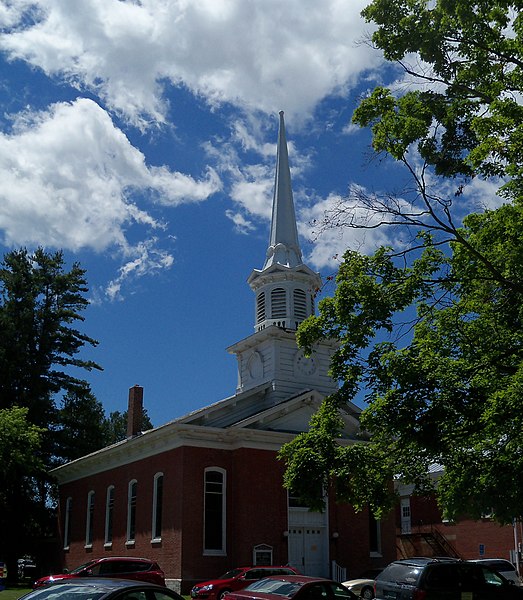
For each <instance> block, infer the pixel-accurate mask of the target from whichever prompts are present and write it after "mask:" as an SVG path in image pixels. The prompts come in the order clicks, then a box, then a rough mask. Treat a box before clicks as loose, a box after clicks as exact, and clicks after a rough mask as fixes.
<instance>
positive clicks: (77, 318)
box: [0, 248, 104, 560]
mask: <svg viewBox="0 0 523 600" xmlns="http://www.w3.org/2000/svg"><path fill="white" fill-rule="evenodd" d="M86 292H87V285H86V280H85V271H84V270H83V269H81V268H80V266H79V265H78V264H76V263H75V264H73V266H72V267H71V269H70V270H66V268H65V264H64V258H63V254H62V253H61V252H56V253H48V252H46V251H45V250H43V249H41V248H39V249H37V250H36V251H35V252H33V253H29V252H28V251H27V250H25V249H21V250H15V251H12V252H9V253H7V254H6V255H5V256H4V259H3V262H2V263H1V265H0V334H1V335H0V413H1V414H2V415H4V418H7V417H5V416H6V415H7V416H8V417H9V419H10V420H7V421H6V420H4V421H2V422H1V423H0V426H2V427H4V428H5V429H4V430H3V431H2V440H1V442H4V434H5V440H10V441H9V443H10V444H11V443H12V448H13V449H14V452H13V454H12V456H11V458H10V460H11V461H12V460H16V461H17V462H16V469H14V470H13V469H11V470H10V471H9V477H11V478H12V479H11V482H10V485H9V487H8V488H7V489H8V490H9V493H7V492H6V491H5V490H6V488H5V487H4V486H3V485H1V484H0V487H2V488H3V489H4V494H5V495H4V497H3V498H2V499H3V500H4V501H5V502H2V513H3V515H6V518H7V519H8V521H7V522H5V528H4V529H3V530H2V535H1V536H0V555H2V556H3V557H4V558H7V559H10V560H13V559H14V558H16V555H17V553H18V555H19V556H22V555H23V554H24V553H26V552H31V544H33V543H34V542H35V540H37V539H38V537H39V536H42V535H48V534H49V532H50V527H49V525H50V523H51V517H52V510H51V508H50V507H51V505H52V501H53V493H54V492H53V486H52V482H51V480H50V478H49V476H48V475H47V472H48V470H49V469H50V468H52V467H53V466H56V464H59V463H61V462H64V461H65V460H70V459H71V458H75V457H77V456H78V452H81V451H83V450H88V451H92V450H93V449H95V448H94V446H95V445H96V444H98V443H99V442H100V443H101V442H102V440H103V438H101V437H100V435H99V434H100V432H102V431H103V425H104V423H103V418H102V417H103V411H101V407H100V406H99V404H98V403H97V402H96V400H95V399H94V398H93V397H92V396H91V395H90V392H89V388H88V385H87V383H86V382H85V381H83V380H82V379H80V378H78V377H76V376H75V370H76V369H87V370H91V369H94V368H96V369H98V368H100V367H98V365H96V364H95V363H94V362H92V361H86V360H82V359H81V358H79V353H80V351H81V350H82V348H83V347H84V345H86V344H89V345H92V346H96V345H97V342H96V341H95V340H93V339H92V338H90V337H88V336H87V335H85V334H84V333H82V332H81V331H80V329H79V328H78V327H77V324H78V323H82V322H83V320H84V318H83V316H82V314H81V312H82V311H83V310H84V309H85V308H86V307H87V304H88V300H87V299H86V298H85V293H86ZM62 394H65V395H64V404H63V407H62V408H59V407H58V406H57V402H58V400H59V398H60V397H61V396H62ZM19 411H22V412H19ZM16 427H19V431H18V433H16V431H14V430H15V429H16ZM13 432H14V433H13ZM15 434H16V435H15ZM37 434H38V435H37ZM13 435H14V437H13ZM16 436H18V437H16ZM91 436H92V437H91ZM6 443H7V442H6ZM101 445H103V443H101ZM98 447H100V446H98ZM3 448H4V450H5V448H6V446H5V445H4V446H3ZM10 460H7V459H6V460H5V462H4V465H5V464H7V465H9V464H11V463H10ZM1 493H2V492H1V491H0V494H1Z"/></svg>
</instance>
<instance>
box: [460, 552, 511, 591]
mask: <svg viewBox="0 0 523 600" xmlns="http://www.w3.org/2000/svg"><path fill="white" fill-rule="evenodd" d="M468 562H475V563H479V564H481V565H485V566H486V567H488V568H489V569H492V570H493V571H496V572H498V573H500V574H501V575H503V577H504V578H505V579H508V580H509V581H513V582H514V583H515V584H516V585H517V586H519V587H522V586H521V579H520V578H519V576H518V573H517V571H516V567H515V566H514V565H513V564H512V563H511V562H510V561H508V560H506V559H504V558H477V559H475V560H469V561H468Z"/></svg>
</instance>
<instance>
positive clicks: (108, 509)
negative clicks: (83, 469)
mask: <svg viewBox="0 0 523 600" xmlns="http://www.w3.org/2000/svg"><path fill="white" fill-rule="evenodd" d="M113 513H114V485H110V486H109V487H108V488H107V494H106V496H105V534H104V543H105V545H106V546H110V545H111V544H112V543H113Z"/></svg>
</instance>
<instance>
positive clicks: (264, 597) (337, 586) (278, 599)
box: [226, 575, 358, 600]
mask: <svg viewBox="0 0 523 600" xmlns="http://www.w3.org/2000/svg"><path fill="white" fill-rule="evenodd" d="M285 598H288V599H292V600H357V598H358V597H357V596H356V594H354V593H353V592H351V591H350V590H348V589H347V588H346V587H344V586H343V585H342V584H341V583H338V582H337V581H333V580H332V579H324V578H323V577H306V576H305V575H282V576H280V577H266V578H265V579H260V580H259V581H255V582H254V583H251V584H250V585H248V586H247V587H246V588H244V589H243V590H239V591H237V592H231V593H230V594H227V596H226V600H284V599H285Z"/></svg>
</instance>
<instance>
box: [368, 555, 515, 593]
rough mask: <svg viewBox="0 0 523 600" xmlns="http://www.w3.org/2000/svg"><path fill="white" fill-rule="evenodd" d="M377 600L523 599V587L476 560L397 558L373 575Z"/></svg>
mask: <svg viewBox="0 0 523 600" xmlns="http://www.w3.org/2000/svg"><path fill="white" fill-rule="evenodd" d="M374 592H375V596H376V600H419V599H423V600H463V599H465V598H467V599H471V600H472V599H473V600H498V599H499V600H501V599H503V600H523V591H522V590H521V589H520V588H518V587H517V586H516V585H514V583H512V582H509V581H508V580H507V579H505V578H504V577H503V576H502V575H500V574H499V573H496V572H495V571H493V570H491V569H489V568H488V567H486V566H483V565H481V564H479V563H474V562H468V561H464V560H458V559H452V558H408V559H404V560H397V561H394V562H392V563H391V564H390V565H388V566H387V567H385V569H384V570H383V571H382V572H381V573H380V574H379V575H378V576H377V577H376V580H375V583H374Z"/></svg>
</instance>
